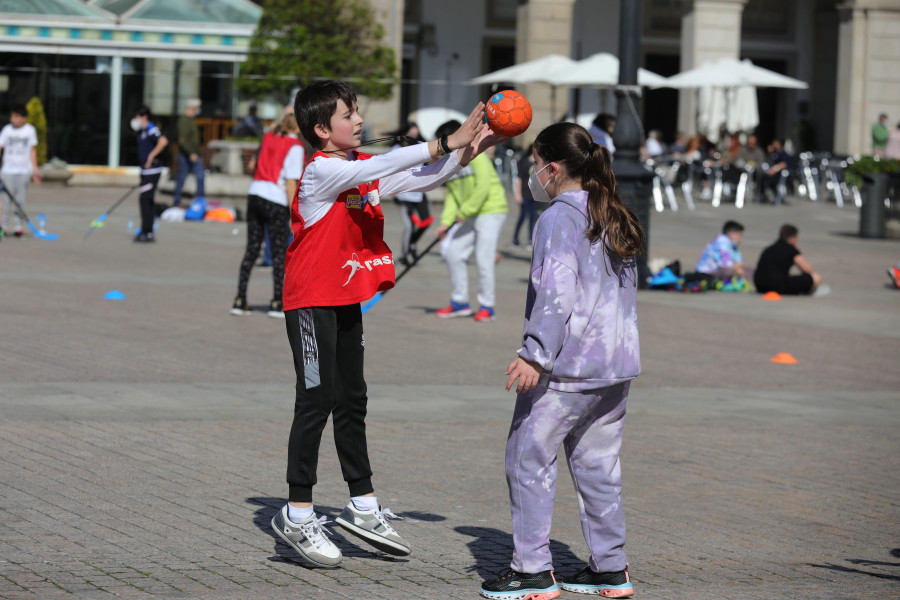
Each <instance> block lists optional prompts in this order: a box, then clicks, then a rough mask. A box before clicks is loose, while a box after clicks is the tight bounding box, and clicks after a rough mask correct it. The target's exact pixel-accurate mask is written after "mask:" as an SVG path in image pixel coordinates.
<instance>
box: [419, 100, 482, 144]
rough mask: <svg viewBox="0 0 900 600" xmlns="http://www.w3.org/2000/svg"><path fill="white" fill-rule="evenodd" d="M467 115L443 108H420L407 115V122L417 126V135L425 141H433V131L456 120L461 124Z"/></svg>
mask: <svg viewBox="0 0 900 600" xmlns="http://www.w3.org/2000/svg"><path fill="white" fill-rule="evenodd" d="M467 117H468V115H464V114H463V113H461V112H459V111H458V110H453V109H452V108H445V107H443V106H431V107H428V108H420V109H419V110H417V111H415V112H413V113H412V114H410V115H409V120H410V121H413V122H415V124H416V125H418V126H419V133H420V134H422V137H423V138H425V139H426V140H431V139H434V132H435V130H436V129H437V128H438V127H440V126H441V125H443V124H444V123H446V122H447V121H452V120H456V121H459V122H460V123H462V122H463V121H465V120H466V118H467Z"/></svg>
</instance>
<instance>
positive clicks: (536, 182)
mask: <svg viewBox="0 0 900 600" xmlns="http://www.w3.org/2000/svg"><path fill="white" fill-rule="evenodd" d="M549 166H550V163H547V164H546V165H544V169H546V168H547V167H549ZM544 169H541V170H540V171H535V170H532V171H531V175H529V176H528V189H529V190H531V196H532V198H534V199H535V201H536V202H550V194H548V193H547V185H550V181H549V180H548V181H547V185H541V180H540V179H538V173H540V172H541V171H543V170H544Z"/></svg>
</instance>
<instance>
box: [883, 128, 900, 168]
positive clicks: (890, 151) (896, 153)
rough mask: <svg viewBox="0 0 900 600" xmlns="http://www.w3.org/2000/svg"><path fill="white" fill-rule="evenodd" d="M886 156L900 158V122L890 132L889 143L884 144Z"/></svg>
mask: <svg viewBox="0 0 900 600" xmlns="http://www.w3.org/2000/svg"><path fill="white" fill-rule="evenodd" d="M884 157H885V158H893V159H895V160H900V123H897V127H896V128H894V129H893V130H891V132H890V133H889V134H888V139H887V144H885V146H884Z"/></svg>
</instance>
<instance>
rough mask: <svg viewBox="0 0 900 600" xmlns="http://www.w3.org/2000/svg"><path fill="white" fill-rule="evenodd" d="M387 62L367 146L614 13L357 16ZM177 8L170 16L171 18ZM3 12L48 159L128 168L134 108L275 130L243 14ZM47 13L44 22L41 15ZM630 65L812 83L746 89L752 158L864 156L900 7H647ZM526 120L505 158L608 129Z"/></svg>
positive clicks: (731, 2) (411, 11) (407, 8)
mask: <svg viewBox="0 0 900 600" xmlns="http://www.w3.org/2000/svg"><path fill="white" fill-rule="evenodd" d="M370 2H371V3H372V6H373V8H374V9H375V12H376V14H377V18H378V19H379V20H380V21H381V23H382V24H383V25H384V28H385V32H386V37H385V40H384V43H386V44H388V45H389V46H390V47H392V48H393V49H394V51H395V53H396V56H397V64H398V73H397V76H398V79H399V80H400V83H398V84H397V85H396V86H395V93H394V95H393V97H392V98H391V99H390V100H387V101H377V102H376V101H368V100H367V99H364V98H362V99H361V102H360V108H361V110H362V111H363V112H364V114H365V116H366V121H367V134H368V135H369V136H370V137H378V136H380V135H382V134H384V133H385V132H387V131H389V130H392V129H394V128H396V127H397V126H398V124H399V123H400V122H402V121H404V120H406V119H407V118H408V117H409V116H410V115H411V114H413V113H415V112H416V111H418V110H421V109H425V108H431V107H438V108H451V109H454V110H457V111H461V112H463V113H466V112H468V110H469V109H470V108H471V107H472V105H474V104H475V102H477V101H478V100H483V99H486V98H487V97H488V95H489V94H490V91H491V88H490V87H489V86H477V85H468V84H467V82H468V81H469V80H470V79H472V78H473V77H476V76H478V75H481V74H483V73H486V72H489V71H493V70H497V69H500V68H502V67H506V66H509V65H511V64H514V63H516V62H523V61H526V60H531V59H534V58H539V57H541V56H544V55H546V54H551V53H556V54H563V55H566V56H570V57H571V58H573V59H579V58H585V57H587V56H590V55H591V54H594V53H597V52H609V53H612V54H615V53H616V51H617V49H618V22H619V0H526V1H522V0H455V1H454V2H445V1H441V0H370ZM176 4H177V6H178V10H173V9H172V7H173V6H176ZM15 5H16V6H17V8H16V11H17V12H15V13H11V12H7V13H3V14H0V17H2V19H0V21H2V24H0V114H4V115H5V114H6V113H7V112H8V109H9V106H10V105H11V104H12V103H16V102H22V103H24V102H27V100H28V99H29V98H30V97H32V96H38V97H39V98H41V100H42V102H43V103H44V106H45V111H46V113H47V118H48V125H49V137H48V146H49V148H48V149H49V156H59V157H60V158H63V159H64V160H66V161H69V162H73V163H86V164H108V165H113V166H115V165H118V164H131V163H132V162H133V160H134V159H133V156H134V152H133V144H134V140H133V136H132V135H131V132H130V131H128V130H127V121H128V118H129V117H130V115H129V114H125V113H128V112H129V111H130V110H132V108H133V107H134V106H137V105H139V104H147V105H149V106H150V108H151V109H152V110H153V112H154V113H155V114H157V115H159V120H160V121H161V122H162V124H163V125H164V126H165V125H166V123H167V122H169V121H173V120H174V118H175V117H176V116H177V115H178V114H179V113H180V112H181V111H182V110H183V108H184V105H183V104H184V101H185V100H186V99H187V98H189V97H200V98H201V99H202V100H203V117H202V119H204V121H203V123H202V124H203V126H204V128H205V129H204V133H205V136H206V138H207V139H206V141H209V139H210V138H218V137H222V136H224V135H227V134H228V127H227V124H228V123H232V122H233V121H234V120H235V119H238V118H240V117H241V116H242V115H243V114H245V112H246V107H247V105H248V104H249V103H250V102H251V101H257V102H258V103H259V105H260V116H261V117H262V118H264V119H273V118H276V117H277V116H278V115H279V114H280V108H281V107H280V106H277V105H276V104H274V103H273V102H267V101H266V100H267V99H265V98H243V97H240V96H239V95H238V93H237V92H236V90H235V86H234V79H235V77H236V76H237V75H238V74H239V72H240V63H241V62H242V61H243V60H244V59H245V58H246V55H247V49H248V46H249V40H250V38H251V37H252V34H253V31H254V28H255V26H256V23H257V21H258V20H259V16H260V15H261V8H260V7H259V6H258V3H254V2H251V1H250V0H205V1H204V2H192V1H191V0H184V2H181V3H175V4H173V3H171V2H165V1H161V0H55V1H54V2H53V3H45V2H39V1H37V0H20V1H19V2H17V3H15ZM48 7H50V8H48ZM642 32H643V33H642V35H641V66H643V67H644V68H646V69H649V70H650V71H654V72H656V73H658V74H660V75H664V76H669V75H674V74H676V73H678V72H680V71H683V70H685V69H688V68H691V67H694V66H698V65H700V64H702V63H703V62H704V61H707V60H713V59H715V58H719V57H725V56H730V57H735V58H749V59H751V60H752V61H753V62H754V63H755V64H757V65H760V66H763V67H765V68H768V69H771V70H774V71H777V72H779V73H783V74H786V75H789V76H791V77H795V78H797V79H801V80H803V81H806V82H808V83H809V89H807V90H782V89H760V90H758V92H757V98H758V104H759V110H760V125H759V128H758V133H759V135H760V138H761V139H762V140H763V141H764V142H765V141H767V140H769V139H772V138H775V137H788V138H792V139H793V140H794V142H795V147H797V148H800V149H815V150H824V151H833V152H835V153H838V154H858V153H868V152H871V140H870V128H871V124H872V123H873V122H874V121H875V120H876V119H877V116H878V114H879V113H882V112H884V113H887V114H888V115H889V116H890V124H891V126H892V127H893V124H894V123H896V122H897V121H900V69H898V68H897V65H900V0H794V1H791V2H785V1H784V0H644V2H643V24H642ZM522 91H523V92H524V93H525V94H526V95H527V96H528V97H529V99H530V100H531V101H532V104H533V106H534V109H535V122H534V125H533V127H532V129H531V130H529V132H528V133H527V134H526V135H525V136H524V137H523V139H522V140H519V141H520V142H527V141H528V140H527V139H525V138H527V137H528V136H529V135H531V136H533V135H535V134H536V133H537V131H539V130H540V128H541V127H543V126H544V125H546V124H548V123H550V122H552V121H554V120H558V119H560V118H563V117H565V116H567V115H568V116H569V117H571V116H573V115H576V114H577V115H584V116H587V117H590V116H593V115H594V114H596V113H597V112H601V111H602V112H611V113H615V111H616V106H615V96H614V94H613V93H612V92H611V91H609V90H598V89H588V88H581V89H578V90H572V89H568V88H565V87H557V88H552V87H550V86H548V85H543V84H532V85H527V86H522ZM637 108H638V110H639V111H640V113H641V116H642V120H643V123H644V127H645V129H660V130H661V131H663V134H664V136H665V137H667V138H669V139H671V138H672V137H673V136H674V135H675V133H676V132H677V131H681V132H684V133H688V134H689V133H691V132H692V131H693V130H694V128H695V115H696V109H697V106H696V94H695V92H693V91H676V90H671V89H658V90H649V89H645V90H644V94H643V97H642V100H641V103H640V106H638V107H637Z"/></svg>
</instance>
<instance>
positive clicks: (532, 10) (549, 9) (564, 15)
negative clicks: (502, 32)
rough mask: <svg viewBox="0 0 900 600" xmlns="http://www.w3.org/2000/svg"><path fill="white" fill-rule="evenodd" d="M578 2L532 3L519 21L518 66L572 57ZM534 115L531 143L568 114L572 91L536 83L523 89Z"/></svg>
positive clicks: (520, 12) (524, 8)
mask: <svg viewBox="0 0 900 600" xmlns="http://www.w3.org/2000/svg"><path fill="white" fill-rule="evenodd" d="M574 5H575V0H529V1H528V2H526V3H525V4H521V5H520V6H519V8H518V14H517V17H516V63H522V62H526V61H529V60H534V59H537V58H541V57H542V56H546V55H548V54H562V55H563V56H572V9H573V7H574ZM522 87H523V88H524V89H523V90H522V93H523V94H525V96H526V97H527V98H528V100H529V102H531V109H532V111H533V116H532V122H531V128H530V129H529V131H530V132H533V133H530V136H531V139H534V136H535V135H537V133H538V132H539V131H540V130H541V129H543V128H544V127H546V126H547V125H549V124H551V123H554V122H556V121H557V120H558V119H559V117H560V115H562V114H564V113H565V112H567V110H568V104H569V88H568V87H567V86H556V88H555V89H554V88H552V87H551V86H549V85H547V84H544V83H534V84H530V85H525V86H522Z"/></svg>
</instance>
